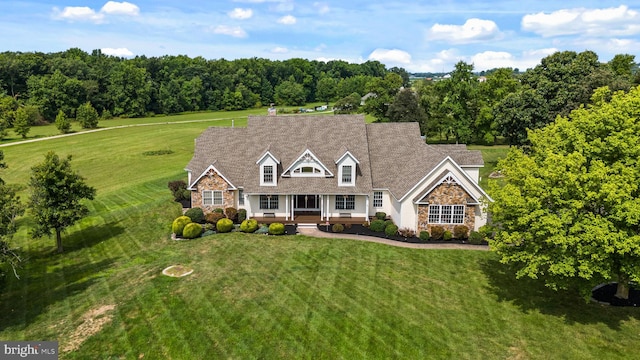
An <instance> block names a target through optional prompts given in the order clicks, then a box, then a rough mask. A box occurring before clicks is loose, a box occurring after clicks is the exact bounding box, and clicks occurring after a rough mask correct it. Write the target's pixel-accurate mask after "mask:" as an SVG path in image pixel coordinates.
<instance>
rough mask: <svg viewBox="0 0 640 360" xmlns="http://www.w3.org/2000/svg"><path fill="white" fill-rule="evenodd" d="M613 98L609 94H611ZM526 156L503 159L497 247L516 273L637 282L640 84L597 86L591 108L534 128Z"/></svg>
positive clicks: (621, 288)
mask: <svg viewBox="0 0 640 360" xmlns="http://www.w3.org/2000/svg"><path fill="white" fill-rule="evenodd" d="M607 99H610V100H607ZM529 140H530V141H531V147H530V148H529V151H528V152H527V153H524V152H523V151H522V150H520V149H517V148H513V149H511V150H510V152H509V154H508V156H507V158H506V159H505V160H503V161H501V162H500V163H499V169H500V170H501V171H502V173H503V174H504V175H505V180H504V186H503V187H498V186H496V185H495V184H494V185H493V186H492V188H491V190H490V193H491V195H492V196H493V198H494V200H495V202H494V203H492V204H490V205H489V209H490V212H491V214H492V217H493V221H494V223H495V224H496V225H497V227H498V228H499V231H498V232H497V235H496V238H495V240H493V241H492V242H491V247H492V249H493V250H494V251H496V252H497V253H498V254H499V255H500V257H501V261H502V262H504V263H510V264H513V265H515V266H516V267H517V276H518V277H531V278H542V279H544V281H545V282H546V284H547V285H548V286H550V287H552V288H565V287H568V286H569V285H570V284H577V285H578V286H582V288H583V289H584V290H588V289H590V286H592V285H594V284H597V283H600V282H604V281H609V280H611V279H613V280H615V281H617V282H618V291H617V293H616V296H617V297H619V298H622V299H626V298H628V295H629V282H630V281H632V280H635V281H637V280H639V279H640V162H639V159H640V87H639V88H634V89H632V90H631V91H630V92H629V93H624V92H616V93H615V94H611V93H610V91H609V89H608V88H606V87H605V88H600V89H598V90H597V91H596V92H595V93H594V95H593V97H592V105H589V106H587V107H582V108H579V109H577V110H574V111H572V112H571V114H570V115H569V117H559V118H558V119H557V120H556V122H555V123H552V124H550V125H548V126H546V127H544V128H542V129H538V130H534V131H531V132H530V133H529Z"/></svg>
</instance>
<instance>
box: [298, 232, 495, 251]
mask: <svg viewBox="0 0 640 360" xmlns="http://www.w3.org/2000/svg"><path fill="white" fill-rule="evenodd" d="M298 232H299V233H300V234H302V235H307V236H313V237H320V238H332V239H349V240H359V241H370V242H375V243H378V244H385V245H391V246H397V247H403V248H410V249H458V250H460V249H461V250H480V251H487V250H489V246H486V245H469V244H412V243H405V242H401V241H394V240H388V239H383V238H378V237H374V236H364V235H353V234H336V233H330V232H324V231H320V230H318V229H314V228H301V227H299V228H298Z"/></svg>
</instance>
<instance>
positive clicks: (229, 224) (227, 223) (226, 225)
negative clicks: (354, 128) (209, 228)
mask: <svg viewBox="0 0 640 360" xmlns="http://www.w3.org/2000/svg"><path fill="white" fill-rule="evenodd" d="M216 229H217V230H218V232H219V233H228V232H231V230H232V229H233V221H231V220H230V219H227V218H223V219H220V220H218V222H217V223H216Z"/></svg>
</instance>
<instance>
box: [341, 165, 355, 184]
mask: <svg viewBox="0 0 640 360" xmlns="http://www.w3.org/2000/svg"><path fill="white" fill-rule="evenodd" d="M352 169H353V167H352V166H351V165H342V183H343V184H345V185H346V184H352V183H353V171H352Z"/></svg>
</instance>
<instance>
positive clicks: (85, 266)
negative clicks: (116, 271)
mask: <svg viewBox="0 0 640 360" xmlns="http://www.w3.org/2000/svg"><path fill="white" fill-rule="evenodd" d="M65 260H68V259H62V258H58V259H52V258H40V259H31V261H30V264H29V266H28V267H26V268H24V269H22V272H21V274H20V279H19V280H18V279H12V281H11V282H10V283H9V281H6V282H5V284H4V286H3V289H2V293H1V294H0V331H2V330H4V329H6V328H8V327H12V326H18V327H19V329H17V330H20V329H22V328H26V327H27V326H28V325H30V324H31V323H32V322H33V321H36V319H37V318H38V317H40V316H42V314H43V313H45V312H47V311H52V310H48V309H47V308H49V307H50V306H51V305H54V304H56V303H58V302H61V301H62V302H64V301H65V300H66V299H67V298H68V297H72V296H75V295H77V294H79V293H82V292H84V291H85V290H86V289H87V288H89V287H90V286H91V285H93V284H95V283H96V281H98V280H99V278H100V277H101V276H100V275H98V273H99V272H100V271H102V270H105V269H108V268H110V267H111V266H112V265H113V262H114V260H115V259H105V260H102V261H99V262H92V261H90V260H89V259H87V261H85V262H82V263H79V264H72V265H68V264H62V263H64V262H65ZM67 263H68V262H67ZM51 268H53V270H51ZM72 301H73V300H72ZM82 305H83V304H82V303H71V304H69V305H67V306H65V309H64V310H62V311H64V312H69V311H71V310H72V308H74V307H76V306H82ZM52 316H55V317H60V318H61V316H59V315H52Z"/></svg>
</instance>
